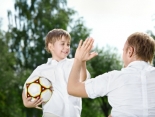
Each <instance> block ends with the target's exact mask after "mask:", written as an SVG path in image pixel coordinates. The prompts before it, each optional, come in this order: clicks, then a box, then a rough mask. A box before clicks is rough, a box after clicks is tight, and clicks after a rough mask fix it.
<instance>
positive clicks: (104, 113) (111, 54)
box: [82, 47, 122, 117]
mask: <svg viewBox="0 0 155 117" xmlns="http://www.w3.org/2000/svg"><path fill="white" fill-rule="evenodd" d="M94 50H95V51H96V52H98V56H97V57H95V58H93V59H92V60H90V61H88V63H87V68H88V70H89V72H90V74H91V77H92V78H94V77H95V76H98V75H101V74H103V73H105V72H108V71H111V70H120V69H121V67H122V62H121V61H120V55H118V52H117V50H116V49H115V48H111V47H107V48H106V49H104V48H102V49H99V48H98V47H96V48H95V49H94ZM83 103H84V105H83V111H82V117H108V115H109V114H110V111H111V106H110V105H109V103H108V101H107V97H99V98H96V99H94V100H91V99H83ZM86 108H88V109H86Z"/></svg>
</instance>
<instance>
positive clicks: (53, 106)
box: [27, 58, 90, 117]
mask: <svg viewBox="0 0 155 117" xmlns="http://www.w3.org/2000/svg"><path fill="white" fill-rule="evenodd" d="M73 61H74V59H67V58H65V59H64V60H61V61H59V62H57V61H56V60H52V59H51V58H49V59H48V62H47V63H46V64H42V65H40V66H38V67H37V68H36V69H35V70H34V71H33V73H32V74H31V75H30V77H29V78H28V79H31V78H32V77H33V76H36V75H37V76H43V77H46V78H48V79H49V80H50V81H51V82H52V84H53V89H54V91H53V95H52V97H51V99H50V100H49V101H48V102H47V103H46V104H45V105H43V112H49V113H52V114H54V115H57V116H58V117H80V114H81V108H82V102H81V98H79V97H73V96H71V95H69V94H68V92H67V82H68V77H69V73H70V71H71V68H72V65H73ZM87 76H88V77H90V75H89V74H88V75H87ZM28 79H27V80H28Z"/></svg>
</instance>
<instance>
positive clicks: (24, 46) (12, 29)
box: [7, 0, 75, 69]
mask: <svg viewBox="0 0 155 117" xmlns="http://www.w3.org/2000/svg"><path fill="white" fill-rule="evenodd" d="M14 7H15V13H14V16H13V13H12V12H11V11H9V12H8V19H9V30H8V32H7V35H8V36H9V38H10V49H11V52H15V53H16V57H17V60H18V66H20V67H22V68H23V67H24V68H29V69H34V68H35V67H36V66H38V65H40V64H42V63H44V62H46V59H47V58H48V57H50V56H51V55H50V54H48V53H47V52H46V51H45V49H44V47H45V45H44V39H45V36H46V34H47V33H48V32H49V31H50V30H52V29H54V28H63V29H67V26H68V25H69V22H70V21H71V20H72V19H70V16H71V15H73V14H74V13H75V11H74V10H72V9H69V8H67V7H66V1H65V0H42V1H40V0H30V2H28V1H27V0H16V1H15V4H14ZM12 19H13V20H12ZM14 21H15V22H14Z"/></svg>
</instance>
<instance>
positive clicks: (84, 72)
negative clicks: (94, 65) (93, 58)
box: [80, 62, 87, 82]
mask: <svg viewBox="0 0 155 117" xmlns="http://www.w3.org/2000/svg"><path fill="white" fill-rule="evenodd" d="M86 78H87V69H86V62H82V65H81V71H80V81H81V82H82V81H85V80H86Z"/></svg>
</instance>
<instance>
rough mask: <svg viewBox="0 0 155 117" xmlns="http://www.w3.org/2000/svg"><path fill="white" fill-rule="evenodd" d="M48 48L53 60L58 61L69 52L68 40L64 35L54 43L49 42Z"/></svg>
mask: <svg viewBox="0 0 155 117" xmlns="http://www.w3.org/2000/svg"><path fill="white" fill-rule="evenodd" d="M49 49H50V51H51V53H52V58H53V59H54V60H57V61H60V60H62V59H64V58H66V57H67V56H68V54H69V52H70V40H68V39H66V38H65V37H64V36H62V38H61V39H60V40H57V41H55V43H54V44H51V43H50V44H49Z"/></svg>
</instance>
